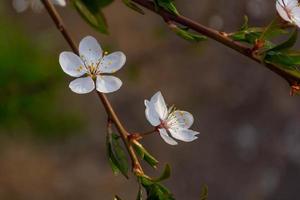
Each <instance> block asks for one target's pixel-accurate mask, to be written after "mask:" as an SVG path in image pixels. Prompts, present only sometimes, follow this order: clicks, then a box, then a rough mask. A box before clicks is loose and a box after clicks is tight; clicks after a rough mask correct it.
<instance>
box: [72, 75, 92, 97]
mask: <svg viewBox="0 0 300 200" xmlns="http://www.w3.org/2000/svg"><path fill="white" fill-rule="evenodd" d="M69 87H70V88H71V90H72V91H73V92H75V93H77V94H86V93H89V92H91V91H93V90H94V89H95V83H94V81H93V79H92V78H91V77H84V78H77V79H75V80H74V81H72V82H71V83H70V85H69Z"/></svg>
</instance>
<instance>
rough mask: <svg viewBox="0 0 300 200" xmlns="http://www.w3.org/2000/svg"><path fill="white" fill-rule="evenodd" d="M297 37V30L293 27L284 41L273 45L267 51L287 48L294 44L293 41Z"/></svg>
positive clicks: (294, 41)
mask: <svg viewBox="0 0 300 200" xmlns="http://www.w3.org/2000/svg"><path fill="white" fill-rule="evenodd" d="M297 37H298V31H297V29H295V30H294V31H293V32H292V34H291V36H290V37H289V38H288V39H287V40H286V41H284V42H283V43H281V44H279V45H277V46H275V47H273V48H272V49H270V50H269V51H283V50H286V49H289V48H291V47H293V46H294V45H295V43H296V41H297Z"/></svg>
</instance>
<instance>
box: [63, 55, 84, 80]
mask: <svg viewBox="0 0 300 200" xmlns="http://www.w3.org/2000/svg"><path fill="white" fill-rule="evenodd" d="M59 64H60V66H61V68H62V70H63V71H64V72H65V73H66V74H68V75H70V76H73V77H79V76H82V75H83V74H85V73H86V69H85V67H84V64H83V62H82V60H81V59H80V58H79V56H77V55H76V54H74V53H72V52H67V51H64V52H62V53H61V54H60V55H59Z"/></svg>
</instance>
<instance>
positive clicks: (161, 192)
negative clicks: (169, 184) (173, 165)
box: [140, 176, 175, 200]
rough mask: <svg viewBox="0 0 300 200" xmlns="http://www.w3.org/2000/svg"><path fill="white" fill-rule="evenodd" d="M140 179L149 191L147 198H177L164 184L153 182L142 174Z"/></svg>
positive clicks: (149, 199) (151, 199)
mask: <svg viewBox="0 0 300 200" xmlns="http://www.w3.org/2000/svg"><path fill="white" fill-rule="evenodd" d="M140 181H141V184H142V186H143V187H144V188H145V190H146V192H147V200H175V199H174V197H173V195H172V194H171V193H170V191H169V190H168V189H167V188H166V187H164V186H163V185H161V184H159V183H157V182H153V181H152V180H150V179H149V178H147V177H145V176H141V177H140Z"/></svg>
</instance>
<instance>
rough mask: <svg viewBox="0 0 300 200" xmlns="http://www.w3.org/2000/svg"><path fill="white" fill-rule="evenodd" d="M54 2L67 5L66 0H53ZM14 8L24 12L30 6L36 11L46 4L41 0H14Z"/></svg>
mask: <svg viewBox="0 0 300 200" xmlns="http://www.w3.org/2000/svg"><path fill="white" fill-rule="evenodd" d="M51 1H52V3H53V4H56V5H59V6H66V0H51ZM12 4H13V7H14V9H15V10H16V11H17V12H24V11H25V10H27V9H28V8H29V7H30V8H31V9H32V10H33V11H35V12H40V11H41V10H42V9H43V8H44V6H43V3H42V2H41V0H13V2H12Z"/></svg>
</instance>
